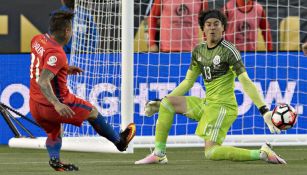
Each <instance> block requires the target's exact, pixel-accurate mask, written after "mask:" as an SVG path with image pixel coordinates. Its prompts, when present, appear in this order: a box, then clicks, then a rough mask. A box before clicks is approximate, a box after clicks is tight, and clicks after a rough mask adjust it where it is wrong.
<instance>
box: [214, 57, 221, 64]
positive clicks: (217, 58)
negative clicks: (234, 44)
mask: <svg viewBox="0 0 307 175" xmlns="http://www.w3.org/2000/svg"><path fill="white" fill-rule="evenodd" d="M220 62H221V57H220V56H219V55H216V56H215V57H214V58H213V64H214V65H219V64H220Z"/></svg>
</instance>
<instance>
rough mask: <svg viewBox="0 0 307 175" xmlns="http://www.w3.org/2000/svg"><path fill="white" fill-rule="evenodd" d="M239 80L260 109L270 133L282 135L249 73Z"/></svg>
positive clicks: (242, 74) (244, 73)
mask: <svg viewBox="0 0 307 175" xmlns="http://www.w3.org/2000/svg"><path fill="white" fill-rule="evenodd" d="M238 79H239V81H240V83H241V84H242V87H243V90H244V92H246V93H247V95H248V96H249V97H250V98H251V99H252V101H253V102H254V104H255V105H256V106H257V108H258V109H259V112H260V113H261V115H262V116H263V118H264V121H265V123H266V124H267V125H268V127H269V129H270V132H271V133H280V130H279V129H278V128H277V127H275V126H274V125H273V123H272V120H271V116H272V112H271V111H269V108H268V107H267V106H266V104H265V102H264V100H263V98H262V97H261V95H260V93H259V92H258V90H257V88H256V86H255V84H254V83H253V82H252V81H251V79H250V78H249V77H248V75H247V73H246V72H243V73H241V74H240V75H239V76H238Z"/></svg>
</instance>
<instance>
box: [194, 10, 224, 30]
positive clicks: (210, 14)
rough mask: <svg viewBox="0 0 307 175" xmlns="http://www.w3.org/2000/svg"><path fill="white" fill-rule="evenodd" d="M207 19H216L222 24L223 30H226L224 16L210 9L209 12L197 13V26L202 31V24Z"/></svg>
mask: <svg viewBox="0 0 307 175" xmlns="http://www.w3.org/2000/svg"><path fill="white" fill-rule="evenodd" d="M209 18H216V19H218V20H220V21H221V22H222V24H223V25H224V30H226V27H227V18H226V16H225V15H224V14H223V13H222V12H221V11H219V10H215V9H211V10H206V11H201V12H200V13H199V17H198V24H199V27H200V28H201V30H202V31H203V30H204V24H205V22H206V20H207V19H209Z"/></svg>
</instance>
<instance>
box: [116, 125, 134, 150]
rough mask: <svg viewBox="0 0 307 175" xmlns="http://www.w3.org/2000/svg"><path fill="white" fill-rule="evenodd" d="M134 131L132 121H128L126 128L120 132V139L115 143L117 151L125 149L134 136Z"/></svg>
mask: <svg viewBox="0 0 307 175" xmlns="http://www.w3.org/2000/svg"><path fill="white" fill-rule="evenodd" d="M135 133H136V127H135V124H134V123H130V124H129V125H128V126H127V128H126V129H125V130H124V131H123V132H121V133H120V134H119V135H120V141H119V142H118V143H116V144H115V146H116V147H117V149H118V150H119V151H126V149H127V147H128V145H129V143H130V141H131V140H132V139H133V138H134V136H135Z"/></svg>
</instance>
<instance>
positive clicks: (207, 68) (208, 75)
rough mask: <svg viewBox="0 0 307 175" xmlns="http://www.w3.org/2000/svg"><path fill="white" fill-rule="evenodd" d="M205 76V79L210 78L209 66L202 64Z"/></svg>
mask: <svg viewBox="0 0 307 175" xmlns="http://www.w3.org/2000/svg"><path fill="white" fill-rule="evenodd" d="M204 70H205V76H206V79H207V80H210V79H211V69H210V67H209V66H204Z"/></svg>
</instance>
